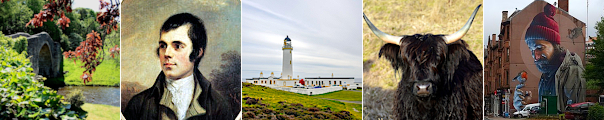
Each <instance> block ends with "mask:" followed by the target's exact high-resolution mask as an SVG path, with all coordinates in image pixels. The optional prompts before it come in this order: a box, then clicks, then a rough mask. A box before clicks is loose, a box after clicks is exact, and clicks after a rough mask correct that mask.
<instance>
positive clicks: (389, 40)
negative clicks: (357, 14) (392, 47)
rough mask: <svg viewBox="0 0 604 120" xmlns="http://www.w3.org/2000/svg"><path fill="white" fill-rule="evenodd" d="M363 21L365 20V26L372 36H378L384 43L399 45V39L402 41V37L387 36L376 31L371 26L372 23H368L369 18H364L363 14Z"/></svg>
mask: <svg viewBox="0 0 604 120" xmlns="http://www.w3.org/2000/svg"><path fill="white" fill-rule="evenodd" d="M363 19H365V22H366V23H367V26H369V29H371V31H372V32H373V34H375V35H376V36H378V37H379V38H381V39H382V40H384V42H387V43H392V44H397V45H400V43H399V41H400V40H401V39H403V37H399V36H394V35H389V34H386V33H384V32H382V31H381V30H379V29H377V28H376V27H375V26H374V25H373V23H371V21H369V18H367V16H365V13H363Z"/></svg>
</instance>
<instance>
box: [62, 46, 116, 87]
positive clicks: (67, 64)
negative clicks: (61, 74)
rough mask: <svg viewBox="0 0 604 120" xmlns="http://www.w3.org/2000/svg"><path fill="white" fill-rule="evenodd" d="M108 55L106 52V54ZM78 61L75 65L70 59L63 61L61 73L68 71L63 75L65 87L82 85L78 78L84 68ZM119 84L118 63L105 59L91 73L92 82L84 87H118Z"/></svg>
mask: <svg viewBox="0 0 604 120" xmlns="http://www.w3.org/2000/svg"><path fill="white" fill-rule="evenodd" d="M106 54H108V52H106ZM83 65H84V63H82V62H81V61H79V60H76V64H75V65H74V62H73V60H72V59H63V71H69V73H67V74H65V84H66V85H75V86H79V85H84V82H83V81H82V79H81V78H80V76H82V73H83V72H84V68H81V67H80V66H83ZM119 84H120V67H119V65H118V63H116V61H115V60H113V58H111V57H105V60H103V63H101V65H99V66H97V68H96V71H94V72H93V73H92V81H90V82H87V83H86V85H95V86H96V85H99V86H119Z"/></svg>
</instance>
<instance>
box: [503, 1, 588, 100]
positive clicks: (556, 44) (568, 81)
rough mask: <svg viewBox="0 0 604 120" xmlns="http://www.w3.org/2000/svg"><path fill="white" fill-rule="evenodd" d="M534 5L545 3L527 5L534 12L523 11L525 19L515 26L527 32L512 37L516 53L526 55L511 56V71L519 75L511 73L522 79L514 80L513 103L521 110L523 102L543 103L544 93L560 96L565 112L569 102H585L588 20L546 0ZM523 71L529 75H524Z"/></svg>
mask: <svg viewBox="0 0 604 120" xmlns="http://www.w3.org/2000/svg"><path fill="white" fill-rule="evenodd" d="M534 4H541V5H531V6H532V7H527V8H525V10H528V11H533V12H524V10H523V12H522V13H523V15H518V16H520V17H524V18H525V20H518V21H515V22H517V23H518V24H515V25H519V26H516V27H515V28H520V29H521V30H516V31H517V32H522V33H519V34H524V35H523V36H516V37H515V38H516V39H514V38H512V41H514V42H513V43H512V46H511V49H513V50H514V51H512V52H516V53H519V54H520V57H521V58H522V59H518V60H514V58H511V59H512V66H511V67H510V69H511V71H510V72H511V73H519V74H518V75H517V76H516V77H514V76H512V75H509V78H515V79H518V81H519V83H512V86H513V85H514V84H516V89H515V90H514V100H513V101H514V104H513V106H514V108H516V109H517V110H520V108H521V107H522V106H523V105H526V104H530V103H536V102H541V101H542V99H541V97H542V96H558V100H557V101H558V102H557V107H558V110H559V111H564V107H565V106H566V105H568V104H572V103H579V102H584V101H585V90H586V83H585V79H584V78H582V77H581V74H582V73H583V70H584V67H583V59H582V58H584V51H585V47H584V41H582V40H584V39H585V35H584V34H585V33H583V31H584V29H585V23H583V22H581V21H579V20H577V19H576V18H574V17H572V16H571V15H569V14H568V13H567V12H566V11H564V10H561V9H558V8H556V7H554V6H552V5H551V4H548V3H546V2H535V3H534ZM521 25H525V26H521ZM523 27H524V28H525V29H522V28H523ZM515 50H519V51H515ZM522 74H527V75H524V76H525V77H522V76H523V75H522ZM519 76H520V77H519ZM524 82H526V85H525V83H524ZM525 86H526V88H525V89H524V91H523V90H522V89H523V88H524V87H525ZM535 90H536V91H535ZM531 91H532V92H537V93H538V95H537V96H535V97H537V98H533V99H538V101H534V100H531V99H530V97H532V95H531V94H532V93H531ZM525 97H529V99H527V98H525Z"/></svg>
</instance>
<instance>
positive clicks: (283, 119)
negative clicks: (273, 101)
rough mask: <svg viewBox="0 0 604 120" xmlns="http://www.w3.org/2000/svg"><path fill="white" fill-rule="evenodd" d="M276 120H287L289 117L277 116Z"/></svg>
mask: <svg viewBox="0 0 604 120" xmlns="http://www.w3.org/2000/svg"><path fill="white" fill-rule="evenodd" d="M277 120H289V117H287V115H277Z"/></svg>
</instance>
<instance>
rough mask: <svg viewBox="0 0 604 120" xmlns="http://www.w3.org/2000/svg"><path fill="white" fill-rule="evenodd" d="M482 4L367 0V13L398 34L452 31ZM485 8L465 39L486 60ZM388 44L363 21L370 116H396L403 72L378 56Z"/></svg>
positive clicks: (456, 0)
mask: <svg viewBox="0 0 604 120" xmlns="http://www.w3.org/2000/svg"><path fill="white" fill-rule="evenodd" d="M479 4H482V0H373V1H371V0H365V1H363V13H364V14H365V15H367V17H368V18H369V19H370V20H371V22H372V23H373V24H374V25H375V26H376V27H377V28H378V29H380V30H382V31H383V32H385V33H388V34H391V35H395V36H401V35H413V34H427V33H431V34H451V33H454V32H456V31H457V30H459V29H460V28H461V27H462V26H463V25H464V24H465V22H466V21H467V20H468V18H470V15H471V14H472V12H473V11H474V9H475V8H476V6H478V5H479ZM482 9H484V6H483V7H481V8H480V10H478V13H477V15H476V17H475V18H474V22H473V24H472V27H471V28H470V30H469V31H468V33H467V34H466V35H465V36H464V37H463V38H462V40H464V41H465V42H466V43H467V44H468V48H469V49H470V50H471V51H472V52H473V53H474V54H475V55H476V56H477V57H478V60H480V62H481V63H482V64H484V63H483V59H482V56H483V51H484V50H483V44H482V41H483V40H482V39H483V37H482V36H483V34H482V32H483V29H482V28H483V22H482V19H483V13H482ZM384 44H386V43H385V42H383V41H382V40H380V39H379V38H378V37H377V36H376V35H374V34H373V32H371V30H370V29H369V27H367V25H366V23H365V22H364V21H363V69H364V70H363V87H364V88H363V99H364V101H365V102H364V103H363V105H364V106H363V108H364V110H363V112H364V117H365V118H367V119H378V118H382V119H393V118H391V117H392V116H391V115H392V113H391V112H392V108H391V106H392V104H393V102H392V101H393V99H394V94H395V88H396V87H397V85H398V81H399V80H400V74H401V73H394V69H393V68H392V67H391V64H390V62H389V61H387V60H386V59H384V58H378V52H379V50H380V48H381V47H382V46H383V45H384Z"/></svg>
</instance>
